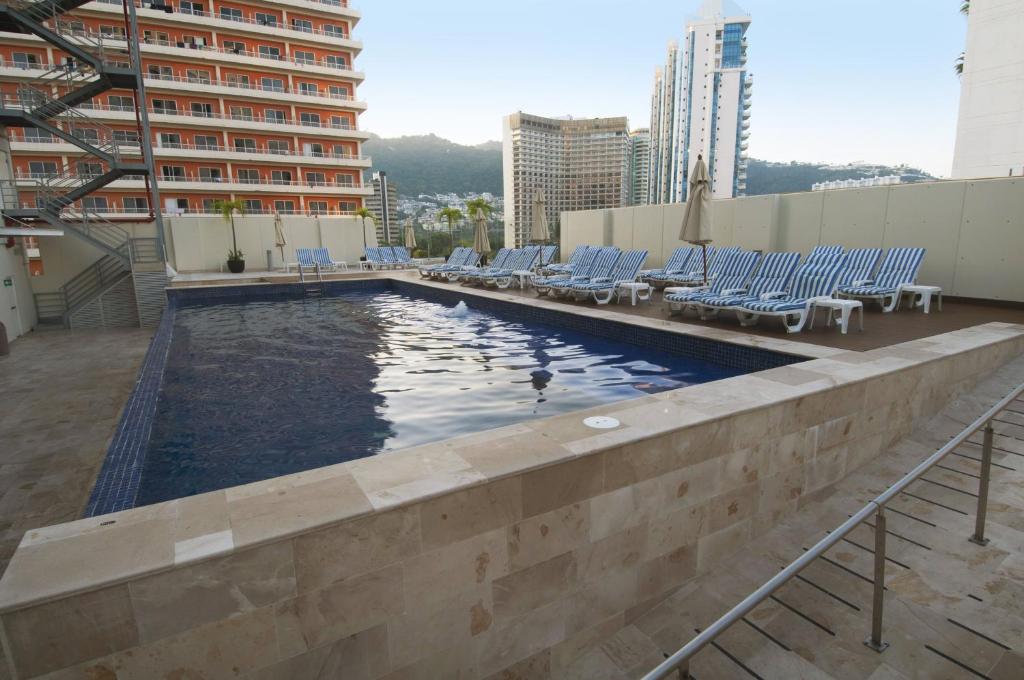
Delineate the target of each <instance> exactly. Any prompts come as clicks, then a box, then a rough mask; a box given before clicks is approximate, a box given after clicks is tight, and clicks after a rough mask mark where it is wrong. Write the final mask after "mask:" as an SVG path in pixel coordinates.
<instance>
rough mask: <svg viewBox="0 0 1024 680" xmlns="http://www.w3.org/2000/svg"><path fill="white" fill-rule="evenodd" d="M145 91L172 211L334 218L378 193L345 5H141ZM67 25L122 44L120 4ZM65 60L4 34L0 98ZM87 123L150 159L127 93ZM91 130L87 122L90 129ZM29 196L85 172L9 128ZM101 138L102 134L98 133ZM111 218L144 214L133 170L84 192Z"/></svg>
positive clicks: (110, 97) (163, 191)
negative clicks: (230, 208)
mask: <svg viewBox="0 0 1024 680" xmlns="http://www.w3.org/2000/svg"><path fill="white" fill-rule="evenodd" d="M137 6H138V7H139V9H138V22H139V32H140V34H141V35H142V42H141V44H140V48H141V54H142V58H143V62H144V67H145V71H146V73H145V85H146V96H147V99H148V110H149V119H150V125H151V127H152V139H151V140H150V143H151V145H152V148H153V152H154V159H155V165H156V177H157V179H158V182H159V186H160V195H161V203H162V204H163V205H162V206H161V207H162V208H163V211H164V213H165V214H197V213H198V214H202V213H215V212H216V210H215V209H214V203H215V202H216V201H217V200H221V199H225V198H230V199H240V200H242V201H244V202H245V207H246V211H247V212H249V213H256V214H259V213H273V212H280V213H282V214H319V215H337V214H348V213H352V212H354V211H355V210H356V209H358V208H359V207H361V206H362V205H363V199H364V197H366V196H369V195H371V194H372V193H373V190H372V187H371V186H370V185H369V184H367V186H365V187H364V186H363V181H362V175H363V170H364V169H367V168H369V166H370V160H369V159H368V158H365V157H363V156H362V153H361V147H362V142H363V141H365V140H366V139H367V138H368V137H369V134H368V133H366V132H363V131H361V130H359V125H358V117H359V114H360V113H361V112H362V111H363V110H365V108H366V105H365V103H363V102H360V101H359V100H358V99H357V97H356V88H357V86H358V85H359V84H360V83H361V82H362V80H363V74H362V73H360V72H359V71H356V70H355V66H354V61H355V58H356V57H357V55H358V54H359V52H360V50H361V49H362V45H361V43H360V42H358V41H356V40H353V39H352V37H351V36H352V29H353V27H354V26H355V24H356V23H357V22H358V20H359V17H360V15H359V12H357V11H355V10H353V9H350V8H349V7H348V6H347V2H346V0H245V1H244V2H218V1H216V0H198V1H196V2H190V1H189V0H162V1H154V2H148V1H147V2H143V3H141V4H138V3H137ZM66 19H67V21H68V22H69V24H70V28H71V30H72V31H73V32H74V33H76V34H81V35H82V36H84V37H87V38H88V39H90V40H95V39H96V38H99V39H101V40H102V44H103V45H104V46H105V47H106V46H109V48H110V50H111V53H112V54H115V53H118V52H123V50H124V48H125V47H126V43H125V35H124V20H123V7H122V3H121V2H120V0H114V1H103V0H99V1H95V2H90V3H88V4H86V5H84V6H82V7H81V8H80V9H78V10H76V11H75V12H74V13H73V14H72V15H68V16H67V17H66ZM65 60H66V55H64V54H63V53H61V52H60V51H59V50H57V49H55V48H52V47H50V46H49V45H47V44H46V43H44V42H42V41H41V40H38V39H37V38H35V37H34V36H30V35H23V34H13V33H5V34H3V35H2V42H0V92H2V93H3V94H4V95H10V96H14V95H15V94H16V90H17V87H18V84H19V83H20V82H24V81H26V80H30V79H32V78H37V77H39V76H40V75H41V74H42V73H44V72H46V71H47V70H49V69H51V68H53V67H54V66H55V65H60V64H63V63H65ZM80 108H83V109H84V108H88V111H83V112H84V113H87V114H88V115H89V117H90V118H92V119H94V120H96V122H97V124H101V125H103V126H105V127H106V128H107V130H104V131H103V133H104V134H110V132H109V131H110V130H112V131H113V133H112V134H113V136H114V137H115V138H116V139H117V140H118V141H119V142H121V143H123V144H124V147H123V149H124V151H125V153H126V155H128V156H131V155H132V154H135V155H136V156H138V155H140V152H139V151H138V147H137V143H138V130H139V128H138V126H137V124H136V117H135V106H134V101H133V99H132V92H131V91H130V90H109V91H107V92H104V93H103V94H101V95H99V96H97V97H95V98H94V99H93V100H92V101H91V102H90V103H89V104H88V105H87V106H86V107H80ZM84 132H85V134H89V133H90V131H89V130H85V131H84ZM8 133H9V136H10V142H11V156H12V161H13V165H14V171H15V176H16V177H17V178H18V180H19V182H18V183H19V186H23V187H24V190H23V191H21V192H20V197H21V200H22V202H23V203H24V204H26V205H31V204H32V202H33V201H35V193H34V192H33V191H31V187H32V186H33V185H34V184H35V183H37V182H38V180H40V179H43V178H46V177H50V176H53V175H56V174H60V173H62V172H64V169H65V168H72V167H76V165H77V168H78V172H79V173H82V174H88V173H91V172H99V171H100V168H96V169H92V168H90V167H89V165H88V164H87V162H85V161H80V160H79V159H80V158H81V156H82V153H81V151H80V150H79V149H78V148H77V147H75V146H73V145H71V144H68V143H66V142H64V141H62V140H60V139H57V138H54V137H49V136H48V135H46V134H45V133H40V132H39V131H37V130H34V129H29V128H25V129H20V128H10V129H9V130H8ZM100 136H102V135H100ZM83 200H85V201H87V202H88V206H87V207H88V208H90V209H92V210H94V211H97V212H102V213H105V214H110V215H116V216H120V215H125V216H131V215H136V214H148V213H149V212H150V210H151V206H150V205H149V199H148V196H147V193H146V184H145V182H144V179H143V178H142V177H133V176H127V177H124V178H121V179H118V180H116V181H114V182H112V183H111V184H109V185H107V186H106V187H104V188H103V189H102V190H101V191H98V192H96V193H94V194H91V195H90V196H88V197H87V198H85V199H83Z"/></svg>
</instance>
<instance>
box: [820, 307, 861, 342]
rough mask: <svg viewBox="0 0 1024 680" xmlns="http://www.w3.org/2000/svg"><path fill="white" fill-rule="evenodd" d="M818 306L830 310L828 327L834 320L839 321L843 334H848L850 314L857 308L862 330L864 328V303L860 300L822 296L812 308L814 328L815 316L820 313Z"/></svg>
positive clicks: (826, 325)
mask: <svg viewBox="0 0 1024 680" xmlns="http://www.w3.org/2000/svg"><path fill="white" fill-rule="evenodd" d="M818 307H822V308H824V309H827V310H828V321H827V322H826V324H825V327H826V328H828V327H829V326H831V325H832V322H833V321H837V322H838V324H839V330H840V331H841V332H842V334H843V335H846V331H847V329H848V328H849V326H850V315H851V314H852V313H853V310H855V309H856V310H857V312H858V315H859V321H860V330H861V331H863V330H864V303H863V302H861V301H860V300H849V299H846V298H842V299H840V298H820V299H818V300H815V301H814V305H813V306H812V308H811V326H810V327H811V328H814V317H816V316H817V315H818ZM836 312H838V313H839V315H838V319H837V318H836Z"/></svg>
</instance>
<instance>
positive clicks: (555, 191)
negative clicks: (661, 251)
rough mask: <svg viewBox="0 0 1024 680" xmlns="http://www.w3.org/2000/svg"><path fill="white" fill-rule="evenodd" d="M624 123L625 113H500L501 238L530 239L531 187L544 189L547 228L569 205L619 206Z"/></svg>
mask: <svg viewBox="0 0 1024 680" xmlns="http://www.w3.org/2000/svg"><path fill="white" fill-rule="evenodd" d="M628 166H629V125H628V122H627V121H626V119H625V118H582V119H573V118H542V117H541V116H533V115H530V114H527V113H522V112H519V113H513V114H512V115H509V116H505V119H504V130H503V135H502V175H503V181H504V194H505V195H504V199H505V243H506V245H509V246H512V245H515V246H519V245H522V244H524V243H526V242H528V241H529V238H530V224H531V219H532V210H533V197H534V194H535V193H536V190H537V189H538V188H539V189H542V190H543V191H544V198H545V201H546V207H547V216H548V224H549V228H554V227H555V226H556V225H557V224H558V219H559V214H560V213H562V212H566V211H571V210H594V209H597V208H618V207H621V206H624V205H626V204H627V202H628V197H629V179H628Z"/></svg>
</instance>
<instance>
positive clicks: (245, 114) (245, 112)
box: [231, 106, 252, 120]
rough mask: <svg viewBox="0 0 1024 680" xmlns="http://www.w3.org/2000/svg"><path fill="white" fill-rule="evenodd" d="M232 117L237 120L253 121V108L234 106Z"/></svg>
mask: <svg viewBox="0 0 1024 680" xmlns="http://www.w3.org/2000/svg"><path fill="white" fill-rule="evenodd" d="M231 117H232V118H234V119H235V120H252V107H251V106H232V107H231Z"/></svg>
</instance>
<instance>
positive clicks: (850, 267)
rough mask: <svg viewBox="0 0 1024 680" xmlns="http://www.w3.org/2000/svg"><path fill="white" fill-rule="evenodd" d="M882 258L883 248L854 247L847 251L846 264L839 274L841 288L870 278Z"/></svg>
mask: <svg viewBox="0 0 1024 680" xmlns="http://www.w3.org/2000/svg"><path fill="white" fill-rule="evenodd" d="M881 259H882V249H881V248H854V249H853V250H851V251H849V252H847V258H846V266H845V267H844V268H843V271H842V272H841V273H840V274H839V288H842V287H844V286H852V285H853V284H854V282H856V281H867V280H869V279H870V278H871V275H872V274H874V273H875V267H877V266H878V261H879V260H881Z"/></svg>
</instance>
